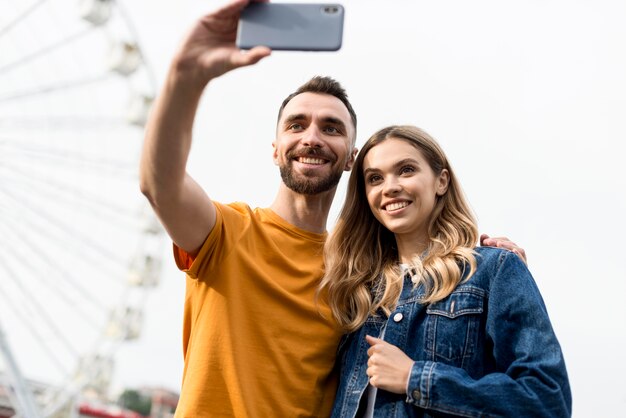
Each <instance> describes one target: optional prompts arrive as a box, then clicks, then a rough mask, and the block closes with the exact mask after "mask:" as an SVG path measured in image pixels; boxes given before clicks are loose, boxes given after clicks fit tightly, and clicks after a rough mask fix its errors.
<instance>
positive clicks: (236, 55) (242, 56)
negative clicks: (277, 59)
mask: <svg viewBox="0 0 626 418" xmlns="http://www.w3.org/2000/svg"><path fill="white" fill-rule="evenodd" d="M248 4H249V0H232V1H231V2H230V3H228V4H226V5H224V6H222V7H221V8H219V9H217V10H215V11H213V12H211V13H209V14H207V15H205V16H203V17H202V18H201V19H200V20H198V21H197V22H196V24H195V25H194V26H193V28H192V29H191V31H190V32H189V33H188V34H187V36H186V37H185V39H184V40H183V42H182V45H181V46H180V48H179V50H178V53H177V54H176V58H175V59H174V64H173V65H174V68H173V70H174V71H175V72H176V73H177V75H178V76H179V77H181V78H182V79H183V80H185V82H187V83H190V84H192V85H195V86H197V87H198V88H200V89H202V88H203V87H204V86H205V85H206V84H207V83H208V82H209V81H210V80H212V79H213V78H216V77H219V76H220V75H222V74H224V73H226V72H228V71H231V70H234V69H236V68H239V67H244V66H247V65H252V64H256V63H257V62H259V61H260V60H261V59H263V58H265V57H267V56H268V55H270V54H271V50H270V49H269V48H268V47H265V46H257V47H254V48H251V49H250V50H248V51H242V50H241V49H239V48H238V47H237V46H236V45H235V39H236V36H237V26H238V24H239V17H240V15H241V12H242V10H243V9H244V8H245V7H246V6H247V5H248Z"/></svg>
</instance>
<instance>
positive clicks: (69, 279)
mask: <svg viewBox="0 0 626 418" xmlns="http://www.w3.org/2000/svg"><path fill="white" fill-rule="evenodd" d="M0 213H2V212H1V211H0ZM4 231H6V232H8V234H6V235H5V236H6V237H7V239H6V240H5V241H6V242H11V243H19V242H23V243H24V245H23V246H22V247H25V248H28V249H29V250H30V252H31V253H32V254H37V260H38V261H39V262H40V263H41V264H42V267H41V269H40V270H39V272H40V273H41V274H35V275H33V277H34V278H35V280H37V281H38V282H39V283H41V284H42V285H43V286H44V287H46V288H47V289H48V291H49V292H50V294H51V295H54V296H56V297H57V298H58V300H60V301H63V302H64V303H65V305H66V307H68V308H69V307H72V308H74V309H76V310H77V313H78V314H79V315H77V316H76V318H77V319H79V320H82V321H85V322H86V323H87V324H89V325H90V326H93V327H97V326H99V324H98V321H97V320H96V318H95V317H94V315H93V311H94V310H96V311H99V312H100V314H101V315H104V314H107V313H108V308H107V307H106V306H105V305H104V304H103V303H102V302H101V301H100V300H99V299H98V298H97V297H96V296H95V295H94V294H92V293H90V292H89V291H88V290H87V288H86V287H85V286H84V285H83V284H81V282H80V281H79V280H78V279H77V278H76V277H75V274H74V273H72V272H70V271H69V270H67V269H65V268H63V266H62V265H61V264H60V263H58V262H54V260H53V258H52V256H51V255H49V254H48V252H49V251H50V249H45V248H42V247H41V246H40V245H38V244H37V242H35V241H33V240H31V239H29V238H27V236H26V235H24V234H20V233H19V231H17V229H16V228H15V227H13V226H12V225H11V224H6V225H4ZM17 247H20V246H19V245H15V246H12V248H13V251H17V250H16V248H17ZM30 258H32V257H28V256H27V255H24V254H21V253H20V254H18V259H20V260H29V259H30ZM31 267H32V265H31ZM52 276H54V277H52ZM53 279H57V280H53ZM59 283H64V286H63V287H62V286H59ZM66 288H67V289H70V290H71V293H74V295H72V294H71V293H70V292H65V291H64V289H66ZM77 297H78V298H81V300H83V301H86V303H78V299H77ZM83 305H87V306H88V307H89V308H90V310H87V309H86V308H85V307H83Z"/></svg>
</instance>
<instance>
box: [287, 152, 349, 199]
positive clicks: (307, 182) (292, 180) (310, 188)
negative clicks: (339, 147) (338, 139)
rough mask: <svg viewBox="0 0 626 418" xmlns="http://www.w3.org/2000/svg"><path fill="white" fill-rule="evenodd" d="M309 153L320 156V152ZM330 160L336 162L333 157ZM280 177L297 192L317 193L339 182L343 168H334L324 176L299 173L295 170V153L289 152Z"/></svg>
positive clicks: (305, 193)
mask: <svg viewBox="0 0 626 418" xmlns="http://www.w3.org/2000/svg"><path fill="white" fill-rule="evenodd" d="M312 151H313V152H311V153H307V154H308V155H310V156H319V152H315V150H312ZM330 162H331V163H332V162H334V159H331V160H330ZM279 168H280V177H281V178H282V179H283V183H285V186H287V187H288V188H289V189H291V190H293V191H294V192H296V193H299V194H304V195H315V194H318V193H323V192H327V191H329V190H331V189H332V188H334V187H336V186H337V184H339V180H341V175H342V174H343V170H341V169H339V170H333V171H332V172H331V173H329V174H328V175H326V176H323V177H319V176H316V177H308V176H305V175H302V174H297V173H295V172H294V170H293V153H287V162H286V163H285V164H281V165H280V167H279Z"/></svg>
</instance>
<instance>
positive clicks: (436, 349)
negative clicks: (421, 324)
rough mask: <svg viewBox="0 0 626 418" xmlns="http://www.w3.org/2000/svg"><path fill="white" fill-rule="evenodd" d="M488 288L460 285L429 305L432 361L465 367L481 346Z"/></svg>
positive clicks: (428, 318)
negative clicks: (483, 315)
mask: <svg viewBox="0 0 626 418" xmlns="http://www.w3.org/2000/svg"><path fill="white" fill-rule="evenodd" d="M484 299H485V291H484V290H483V289H480V288H477V287H471V286H464V287H459V288H457V289H456V290H455V291H454V292H452V293H451V294H450V296H448V297H447V298H445V299H443V300H440V301H439V302H436V303H433V304H431V305H430V306H428V307H427V308H426V314H427V319H426V335H425V337H426V352H427V355H428V356H429V358H430V359H431V360H432V361H442V362H444V363H446V364H450V365H453V366H457V367H463V365H464V361H465V360H466V359H469V358H470V357H471V356H472V355H474V353H475V352H476V349H477V344H478V338H479V334H480V327H481V319H482V314H483V304H484Z"/></svg>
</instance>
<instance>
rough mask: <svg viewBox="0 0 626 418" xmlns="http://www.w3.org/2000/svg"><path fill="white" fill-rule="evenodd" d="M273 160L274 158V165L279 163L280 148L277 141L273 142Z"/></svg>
mask: <svg viewBox="0 0 626 418" xmlns="http://www.w3.org/2000/svg"><path fill="white" fill-rule="evenodd" d="M272 160H274V165H278V149H276V141H273V142H272Z"/></svg>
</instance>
